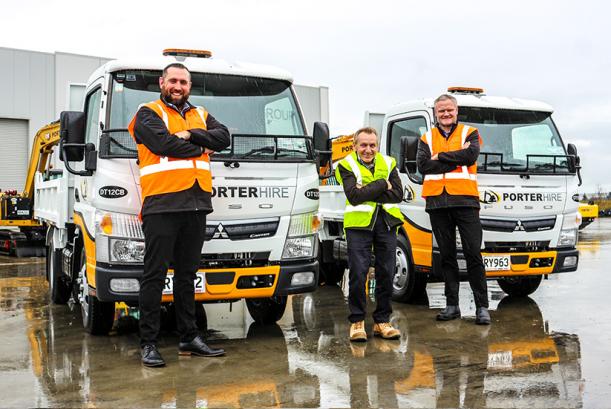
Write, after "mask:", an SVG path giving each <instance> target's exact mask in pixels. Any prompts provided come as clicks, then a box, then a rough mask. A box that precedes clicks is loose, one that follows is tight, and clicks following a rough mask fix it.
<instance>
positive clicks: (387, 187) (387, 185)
mask: <svg viewBox="0 0 611 409" xmlns="http://www.w3.org/2000/svg"><path fill="white" fill-rule="evenodd" d="M386 190H392V184H391V183H390V182H389V181H388V180H387V181H386Z"/></svg>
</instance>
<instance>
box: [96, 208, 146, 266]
mask: <svg viewBox="0 0 611 409" xmlns="http://www.w3.org/2000/svg"><path fill="white" fill-rule="evenodd" d="M95 233H96V234H95V241H96V259H97V260H98V261H101V262H106V263H143V262H144V233H143V231H142V223H140V220H139V219H138V217H137V216H136V215H132V214H124V213H113V212H104V211H97V212H96V215H95Z"/></svg>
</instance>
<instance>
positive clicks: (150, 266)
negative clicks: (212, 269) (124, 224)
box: [139, 212, 206, 345]
mask: <svg viewBox="0 0 611 409" xmlns="http://www.w3.org/2000/svg"><path fill="white" fill-rule="evenodd" d="M142 227H143V230H144V240H145V244H146V252H145V254H144V273H143V274H142V279H141V280H140V299H139V303H140V344H141V345H145V344H156V343H157V336H158V334H159V326H160V313H161V295H162V292H163V287H164V284H165V278H166V273H167V271H168V268H169V266H170V263H172V264H173V268H174V305H175V308H176V327H177V329H178V332H179V334H180V338H181V341H182V342H188V341H191V340H192V339H193V338H195V336H197V334H198V332H197V325H196V323H195V294H194V291H195V289H194V284H193V282H194V280H195V273H196V272H197V270H198V268H199V263H200V259H201V251H202V245H203V243H204V233H205V229H206V215H205V214H204V213H202V212H177V213H163V214H151V215H147V216H144V217H143V224H142Z"/></svg>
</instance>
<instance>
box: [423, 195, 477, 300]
mask: <svg viewBox="0 0 611 409" xmlns="http://www.w3.org/2000/svg"><path fill="white" fill-rule="evenodd" d="M428 212H429V215H430V217H431V226H432V228H433V234H434V235H435V238H436V239H437V244H438V245H439V252H440V255H441V270H442V273H443V278H444V281H445V296H446V303H447V305H458V289H459V287H460V279H459V276H458V262H457V260H456V227H458V231H459V233H460V240H461V242H462V250H463V253H464V255H465V259H466V260H467V274H468V276H469V284H470V285H471V290H473V297H474V298H475V305H476V307H486V308H488V286H487V284H486V271H485V269H484V261H483V260H482V253H481V251H480V246H481V243H482V224H481V222H480V220H479V209H477V208H474V207H448V208H444V209H435V210H429V211H428Z"/></svg>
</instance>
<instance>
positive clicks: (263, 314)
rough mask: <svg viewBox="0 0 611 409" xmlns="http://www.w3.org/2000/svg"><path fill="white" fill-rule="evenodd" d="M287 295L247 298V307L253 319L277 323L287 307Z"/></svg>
mask: <svg viewBox="0 0 611 409" xmlns="http://www.w3.org/2000/svg"><path fill="white" fill-rule="evenodd" d="M286 301H287V297H286V296H276V297H270V298H253V299H248V300H246V307H247V308H248V312H249V313H250V316H251V317H252V319H254V320H255V322H256V323H257V324H263V325H269V324H275V323H276V321H278V320H279V319H280V318H282V315H284V310H285V309H286Z"/></svg>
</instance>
